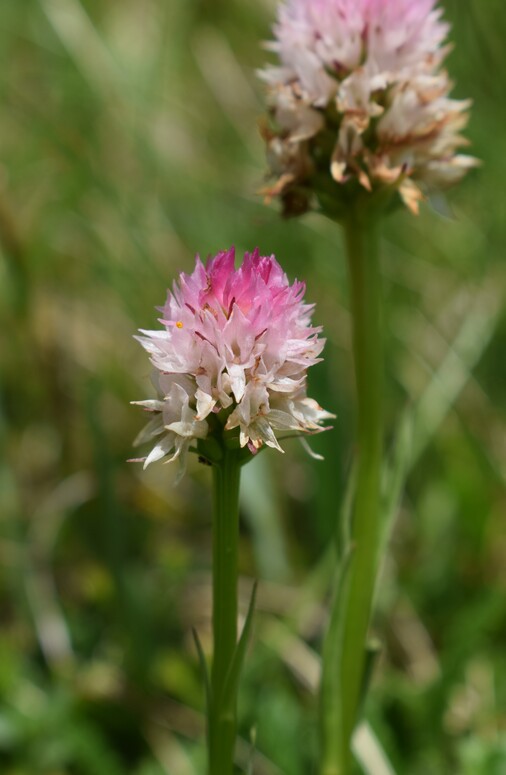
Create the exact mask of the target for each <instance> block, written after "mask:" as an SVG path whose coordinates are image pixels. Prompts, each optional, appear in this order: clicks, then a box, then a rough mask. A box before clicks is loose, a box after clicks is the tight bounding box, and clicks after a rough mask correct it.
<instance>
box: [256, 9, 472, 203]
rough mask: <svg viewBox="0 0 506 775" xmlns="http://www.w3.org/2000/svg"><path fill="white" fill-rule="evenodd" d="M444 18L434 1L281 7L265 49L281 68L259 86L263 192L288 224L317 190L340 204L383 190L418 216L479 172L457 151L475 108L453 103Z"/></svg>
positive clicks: (268, 73)
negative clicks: (429, 202) (432, 193)
mask: <svg viewBox="0 0 506 775" xmlns="http://www.w3.org/2000/svg"><path fill="white" fill-rule="evenodd" d="M441 17H442V11H441V10H440V9H438V8H437V7H436V2H435V0H284V1H283V2H281V4H280V6H279V11H278V21H277V24H276V25H275V27H274V33H275V40H274V42H272V43H271V44H269V46H268V47H269V48H270V49H271V50H273V51H274V52H275V53H276V54H277V56H278V57H279V60H280V65H279V66H275V67H274V66H271V67H267V68H265V69H264V70H263V71H262V72H261V77H262V78H263V79H264V80H265V81H266V82H267V84H268V94H269V96H268V99H269V106H270V116H271V123H270V124H269V125H267V126H266V127H264V136H265V139H266V142H267V146H268V157H269V164H270V168H271V173H272V176H273V177H274V179H275V180H274V183H273V184H272V185H270V186H269V187H267V188H266V189H265V193H266V194H267V195H268V196H269V197H272V196H280V197H281V199H282V200H283V203H284V209H285V212H286V213H287V214H297V213H298V212H300V211H303V210H305V209H309V207H310V205H311V192H312V191H316V193H317V194H318V193H320V192H321V190H323V191H324V195H325V196H326V197H327V198H328V197H329V196H330V197H332V196H333V197H334V198H335V199H336V200H339V199H340V198H341V199H343V200H344V199H345V198H347V197H348V198H349V196H350V194H352V192H353V190H357V187H360V188H361V189H363V190H367V191H369V192H371V193H374V192H375V191H377V190H380V189H381V190H385V187H386V186H389V187H391V188H392V190H393V191H394V192H395V191H398V192H399V194H400V196H401V198H402V199H403V200H404V202H405V204H406V205H407V206H408V207H410V209H411V210H413V211H417V209H418V201H419V200H420V199H421V198H422V197H423V194H422V191H423V190H425V189H427V190H429V189H430V188H437V187H444V186H446V185H450V184H452V183H455V182H456V181H457V180H459V179H460V178H461V177H462V176H463V175H464V174H465V173H466V172H467V170H469V169H470V168H471V167H473V166H476V164H477V161H476V160H475V159H474V158H473V157H470V156H466V155H463V154H460V153H457V151H458V150H459V149H460V148H461V146H463V145H465V144H466V141H465V140H464V139H463V137H462V135H461V134H460V133H461V130H462V129H463V128H464V127H465V125H466V123H467V119H468V108H469V105H470V103H469V101H467V100H461V101H457V100H454V99H452V98H451V97H450V92H451V88H452V83H451V81H450V80H449V77H448V74H447V73H446V71H445V70H444V69H442V62H443V60H444V58H445V56H446V54H447V52H448V50H449V47H448V46H446V45H445V40H446V37H447V34H448V30H449V26H448V24H446V23H445V22H444V21H443V20H442V18H441ZM334 184H335V185H334ZM415 192H416V193H415Z"/></svg>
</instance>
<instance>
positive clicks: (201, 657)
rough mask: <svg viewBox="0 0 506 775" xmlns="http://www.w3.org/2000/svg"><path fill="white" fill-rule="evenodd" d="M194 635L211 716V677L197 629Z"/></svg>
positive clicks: (193, 631) (193, 632) (194, 630)
mask: <svg viewBox="0 0 506 775" xmlns="http://www.w3.org/2000/svg"><path fill="white" fill-rule="evenodd" d="M192 634H193V640H194V641H195V646H196V649H197V654H198V656H199V662H200V669H201V671H202V677H203V679H204V688H205V692H206V709H207V714H208V715H209V712H210V708H211V701H212V691H211V679H210V677H209V670H208V667H207V662H206V657H205V654H204V649H203V648H202V644H201V642H200V638H199V636H198V632H197V630H196V629H195V628H193V629H192Z"/></svg>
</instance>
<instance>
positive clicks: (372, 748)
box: [351, 721, 395, 775]
mask: <svg viewBox="0 0 506 775" xmlns="http://www.w3.org/2000/svg"><path fill="white" fill-rule="evenodd" d="M351 747H352V749H353V753H354V754H355V757H356V759H357V761H358V762H359V764H360V766H361V768H362V771H363V772H364V775H395V770H394V769H393V767H392V765H391V764H390V762H389V760H388V758H387V755H386V753H385V752H384V750H383V748H382V746H381V743H380V742H379V740H378V738H377V737H376V735H375V733H374V731H373V730H372V728H371V727H370V725H369V724H368V723H367V722H366V721H363V722H362V723H361V724H360V726H358V727H357V729H356V730H355V734H354V735H353V740H352V743H351Z"/></svg>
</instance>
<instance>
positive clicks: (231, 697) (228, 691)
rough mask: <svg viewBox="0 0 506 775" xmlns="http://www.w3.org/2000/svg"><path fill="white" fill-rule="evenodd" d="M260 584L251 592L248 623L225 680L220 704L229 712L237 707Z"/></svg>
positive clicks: (256, 584) (247, 616)
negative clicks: (240, 677)
mask: <svg viewBox="0 0 506 775" xmlns="http://www.w3.org/2000/svg"><path fill="white" fill-rule="evenodd" d="M257 587H258V582H256V581H255V583H254V585H253V590H252V592H251V599H250V603H249V607H248V613H247V615H246V621H245V622H244V627H243V630H242V633H241V637H240V638H239V642H238V644H237V647H236V650H235V653H234V656H233V659H232V662H231V664H230V667H229V669H228V673H227V677H226V679H225V686H224V689H223V697H222V701H221V703H220V705H221V708H222V710H227V709H230V708H233V707H234V706H235V700H236V697H237V689H238V685H239V676H240V674H241V670H242V666H243V663H244V657H245V655H246V649H247V646H248V641H249V637H250V632H251V626H252V623H253V613H254V610H255V601H256V596H257Z"/></svg>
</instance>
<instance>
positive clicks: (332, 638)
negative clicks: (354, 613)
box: [320, 546, 353, 771]
mask: <svg viewBox="0 0 506 775" xmlns="http://www.w3.org/2000/svg"><path fill="white" fill-rule="evenodd" d="M352 556H353V549H352V547H351V546H350V547H349V548H348V549H347V551H346V553H345V554H344V556H343V558H342V560H341V563H340V565H339V570H338V573H337V578H336V583H335V591H334V599H333V601H332V606H331V609H330V621H329V626H328V629H327V634H326V636H325V641H324V644H323V652H322V675H321V688H320V727H321V728H320V736H321V740H322V764H323V765H324V766H323V771H324V770H325V766H327V767H328V768H329V771H330V770H331V768H332V767H335V766H338V765H339V761H340V751H341V728H342V721H341V719H342V714H341V708H342V698H341V675H340V670H341V663H340V654H341V645H342V644H341V640H342V627H341V625H342V602H343V595H344V591H345V587H346V580H347V576H348V571H349V569H350V566H351V558H352Z"/></svg>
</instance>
